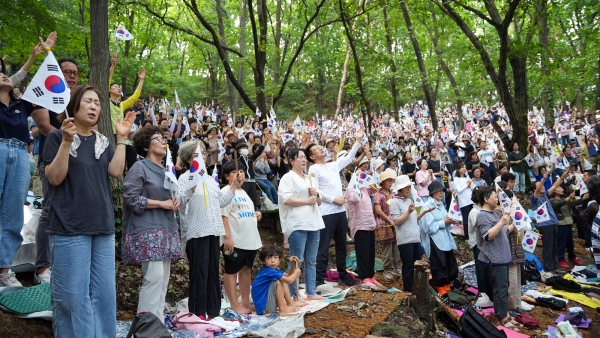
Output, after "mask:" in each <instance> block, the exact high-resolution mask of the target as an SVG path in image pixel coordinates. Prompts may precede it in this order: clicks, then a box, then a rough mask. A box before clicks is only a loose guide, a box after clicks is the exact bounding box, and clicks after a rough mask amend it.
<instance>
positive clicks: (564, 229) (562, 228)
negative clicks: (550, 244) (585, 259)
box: [544, 225, 577, 262]
mask: <svg viewBox="0 0 600 338" xmlns="http://www.w3.org/2000/svg"><path fill="white" fill-rule="evenodd" d="M556 234H557V236H556V258H557V259H558V261H559V262H564V261H565V248H566V249H567V253H568V255H569V259H575V258H577V256H575V244H574V243H573V226H572V225H557V226H556ZM544 244H545V243H544Z"/></svg>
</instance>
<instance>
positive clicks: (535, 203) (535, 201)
mask: <svg viewBox="0 0 600 338" xmlns="http://www.w3.org/2000/svg"><path fill="white" fill-rule="evenodd" d="M529 202H530V203H531V210H533V211H535V210H537V209H538V208H539V207H540V206H541V205H542V204H544V203H545V202H548V203H546V208H547V209H548V214H549V215H550V219H549V220H547V221H544V222H540V223H538V224H537V227H538V228H541V227H545V226H549V225H554V224H558V218H557V217H556V213H555V212H554V208H552V204H550V202H549V198H548V193H547V192H545V193H544V194H543V195H541V196H540V197H538V198H536V197H535V194H531V196H529Z"/></svg>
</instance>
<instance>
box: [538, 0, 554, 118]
mask: <svg viewBox="0 0 600 338" xmlns="http://www.w3.org/2000/svg"><path fill="white" fill-rule="evenodd" d="M547 1H548V0H537V1H536V3H535V5H536V7H537V8H538V9H537V10H538V11H539V12H540V19H539V21H538V27H537V28H538V40H539V42H540V45H541V46H542V49H543V50H546V51H548V50H549V49H548V46H549V45H550V42H549V39H548V36H549V35H550V29H549V28H548V6H547ZM540 57H541V65H542V74H543V76H544V88H543V89H542V95H541V97H542V109H544V113H545V114H546V121H548V122H549V123H550V124H553V123H554V121H553V119H554V114H552V111H551V109H550V108H551V106H550V105H551V102H553V100H552V87H551V86H550V58H549V56H548V53H540Z"/></svg>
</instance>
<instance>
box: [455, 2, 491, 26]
mask: <svg viewBox="0 0 600 338" xmlns="http://www.w3.org/2000/svg"><path fill="white" fill-rule="evenodd" d="M452 2H454V3H455V4H457V5H459V6H460V7H462V8H464V9H466V10H467V11H469V12H471V13H473V14H475V15H477V16H478V17H480V18H481V19H482V20H484V21H485V22H487V23H489V24H490V25H492V26H494V27H499V26H500V25H501V24H502V22H495V21H494V20H492V19H491V18H489V17H488V16H486V15H485V14H484V13H483V12H481V11H480V10H477V9H475V8H473V7H471V6H467V5H465V4H463V3H462V2H460V1H458V0H452Z"/></svg>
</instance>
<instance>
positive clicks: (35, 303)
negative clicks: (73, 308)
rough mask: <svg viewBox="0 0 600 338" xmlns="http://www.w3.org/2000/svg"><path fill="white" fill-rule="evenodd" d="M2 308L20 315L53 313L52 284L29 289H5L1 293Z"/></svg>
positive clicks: (0, 302) (0, 304)
mask: <svg viewBox="0 0 600 338" xmlns="http://www.w3.org/2000/svg"><path fill="white" fill-rule="evenodd" d="M0 306H2V307H3V308H4V309H6V310H7V311H10V312H14V313H18V314H28V313H33V312H40V311H51V310H52V304H50V284H49V283H44V284H40V285H36V286H32V287H28V288H19V287H15V288H13V287H10V288H5V289H3V290H2V292H0Z"/></svg>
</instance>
